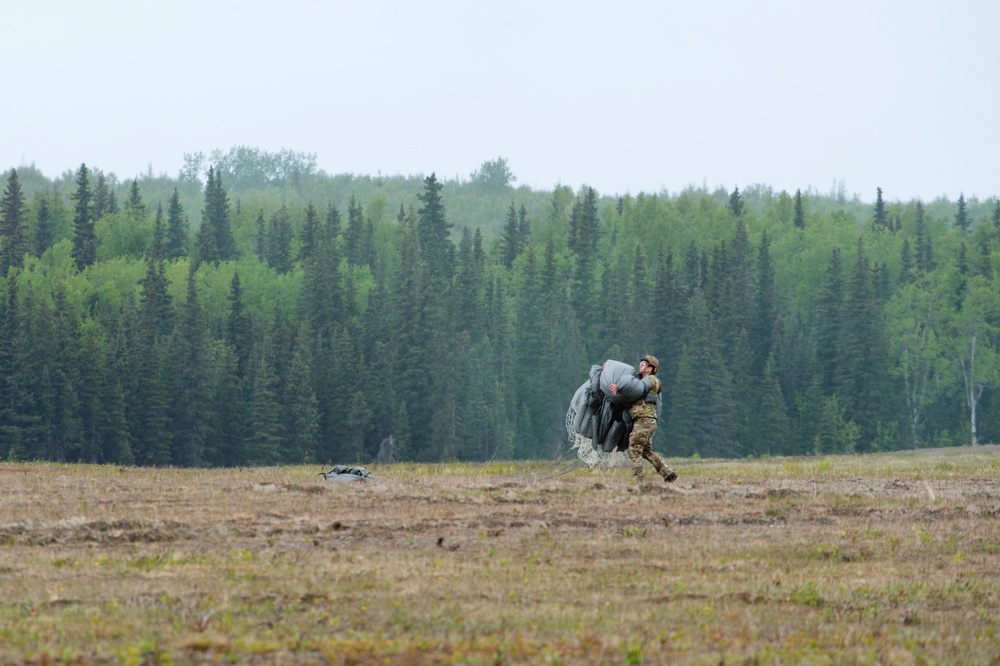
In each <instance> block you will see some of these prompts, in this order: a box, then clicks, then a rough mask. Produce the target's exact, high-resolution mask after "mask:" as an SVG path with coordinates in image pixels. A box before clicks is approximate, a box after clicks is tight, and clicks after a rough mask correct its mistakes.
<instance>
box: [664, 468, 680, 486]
mask: <svg viewBox="0 0 1000 666" xmlns="http://www.w3.org/2000/svg"><path fill="white" fill-rule="evenodd" d="M663 480H664V481H666V482H667V483H673V482H674V481H676V480H677V472H675V471H674V470H670V471H666V470H664V472H663Z"/></svg>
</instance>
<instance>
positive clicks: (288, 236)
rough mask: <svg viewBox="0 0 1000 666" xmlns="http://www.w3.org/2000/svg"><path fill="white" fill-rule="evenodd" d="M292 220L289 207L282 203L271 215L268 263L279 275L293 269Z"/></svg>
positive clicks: (268, 237) (268, 236)
mask: <svg viewBox="0 0 1000 666" xmlns="http://www.w3.org/2000/svg"><path fill="white" fill-rule="evenodd" d="M292 237H293V232H292V222H291V219H290V215H289V213H288V207H287V206H285V205H282V206H281V208H279V209H278V211H277V212H275V213H274V214H273V215H272V216H271V223H270V225H269V226H268V234H267V253H266V258H267V265H268V266H270V267H271V269H272V270H273V271H274V272H275V273H277V274H278V275H284V274H285V273H288V272H290V271H291V270H292Z"/></svg>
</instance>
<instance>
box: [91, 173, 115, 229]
mask: <svg viewBox="0 0 1000 666" xmlns="http://www.w3.org/2000/svg"><path fill="white" fill-rule="evenodd" d="M110 196H111V192H110V190H109V189H108V181H107V179H106V178H105V177H104V173H102V172H100V171H98V172H97V184H96V185H95V186H94V203H93V206H92V212H91V215H92V216H93V218H94V220H99V219H101V218H102V217H104V215H105V214H107V213H109V212H110V211H109V210H108V204H109V203H110Z"/></svg>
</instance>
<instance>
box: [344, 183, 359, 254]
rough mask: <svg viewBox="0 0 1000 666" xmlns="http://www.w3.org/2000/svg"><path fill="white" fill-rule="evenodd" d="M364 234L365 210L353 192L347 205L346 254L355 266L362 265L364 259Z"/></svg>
mask: <svg viewBox="0 0 1000 666" xmlns="http://www.w3.org/2000/svg"><path fill="white" fill-rule="evenodd" d="M363 234H364V211H363V210H362V208H361V205H360V204H359V203H358V202H357V199H356V198H355V197H354V193H353V192H352V193H351V199H350V202H349V203H348V205H347V230H346V231H345V232H344V254H345V255H346V256H347V261H348V262H349V263H350V264H351V265H353V266H360V265H361V263H362V261H361V257H362V243H363V239H362V236H363Z"/></svg>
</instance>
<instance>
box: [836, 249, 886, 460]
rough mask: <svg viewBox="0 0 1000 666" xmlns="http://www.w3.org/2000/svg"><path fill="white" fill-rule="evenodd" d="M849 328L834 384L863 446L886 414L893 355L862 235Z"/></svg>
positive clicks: (848, 305) (846, 318) (848, 298)
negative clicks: (886, 381)
mask: <svg viewBox="0 0 1000 666" xmlns="http://www.w3.org/2000/svg"><path fill="white" fill-rule="evenodd" d="M842 312H843V326H842V328H841V330H840V338H839V340H838V344H837V356H836V368H835V370H834V388H835V390H836V393H837V394H838V396H839V398H840V400H841V404H842V405H843V407H844V415H845V419H846V420H847V421H853V422H854V423H856V424H857V426H858V427H859V428H860V434H861V441H860V443H859V446H860V450H861V451H862V452H865V451H867V450H869V447H870V445H871V443H872V441H874V439H875V436H876V430H877V425H878V424H879V422H880V421H882V420H883V418H884V416H885V413H886V412H885V409H884V405H885V404H886V402H885V400H884V399H883V395H884V394H883V390H884V388H885V386H884V378H885V377H886V375H887V371H888V367H887V365H886V358H887V356H888V353H887V349H886V346H885V343H884V340H885V331H884V324H883V317H882V307H881V304H880V303H879V301H878V299H877V294H876V289H875V280H874V275H873V271H872V269H871V268H870V264H869V263H868V259H867V257H866V256H865V254H864V245H863V242H862V240H861V239H860V238H859V239H858V249H857V257H856V259H855V265H854V269H853V271H852V273H851V278H850V283H849V284H848V286H847V289H846V290H845V294H844V301H843V310H842Z"/></svg>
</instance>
